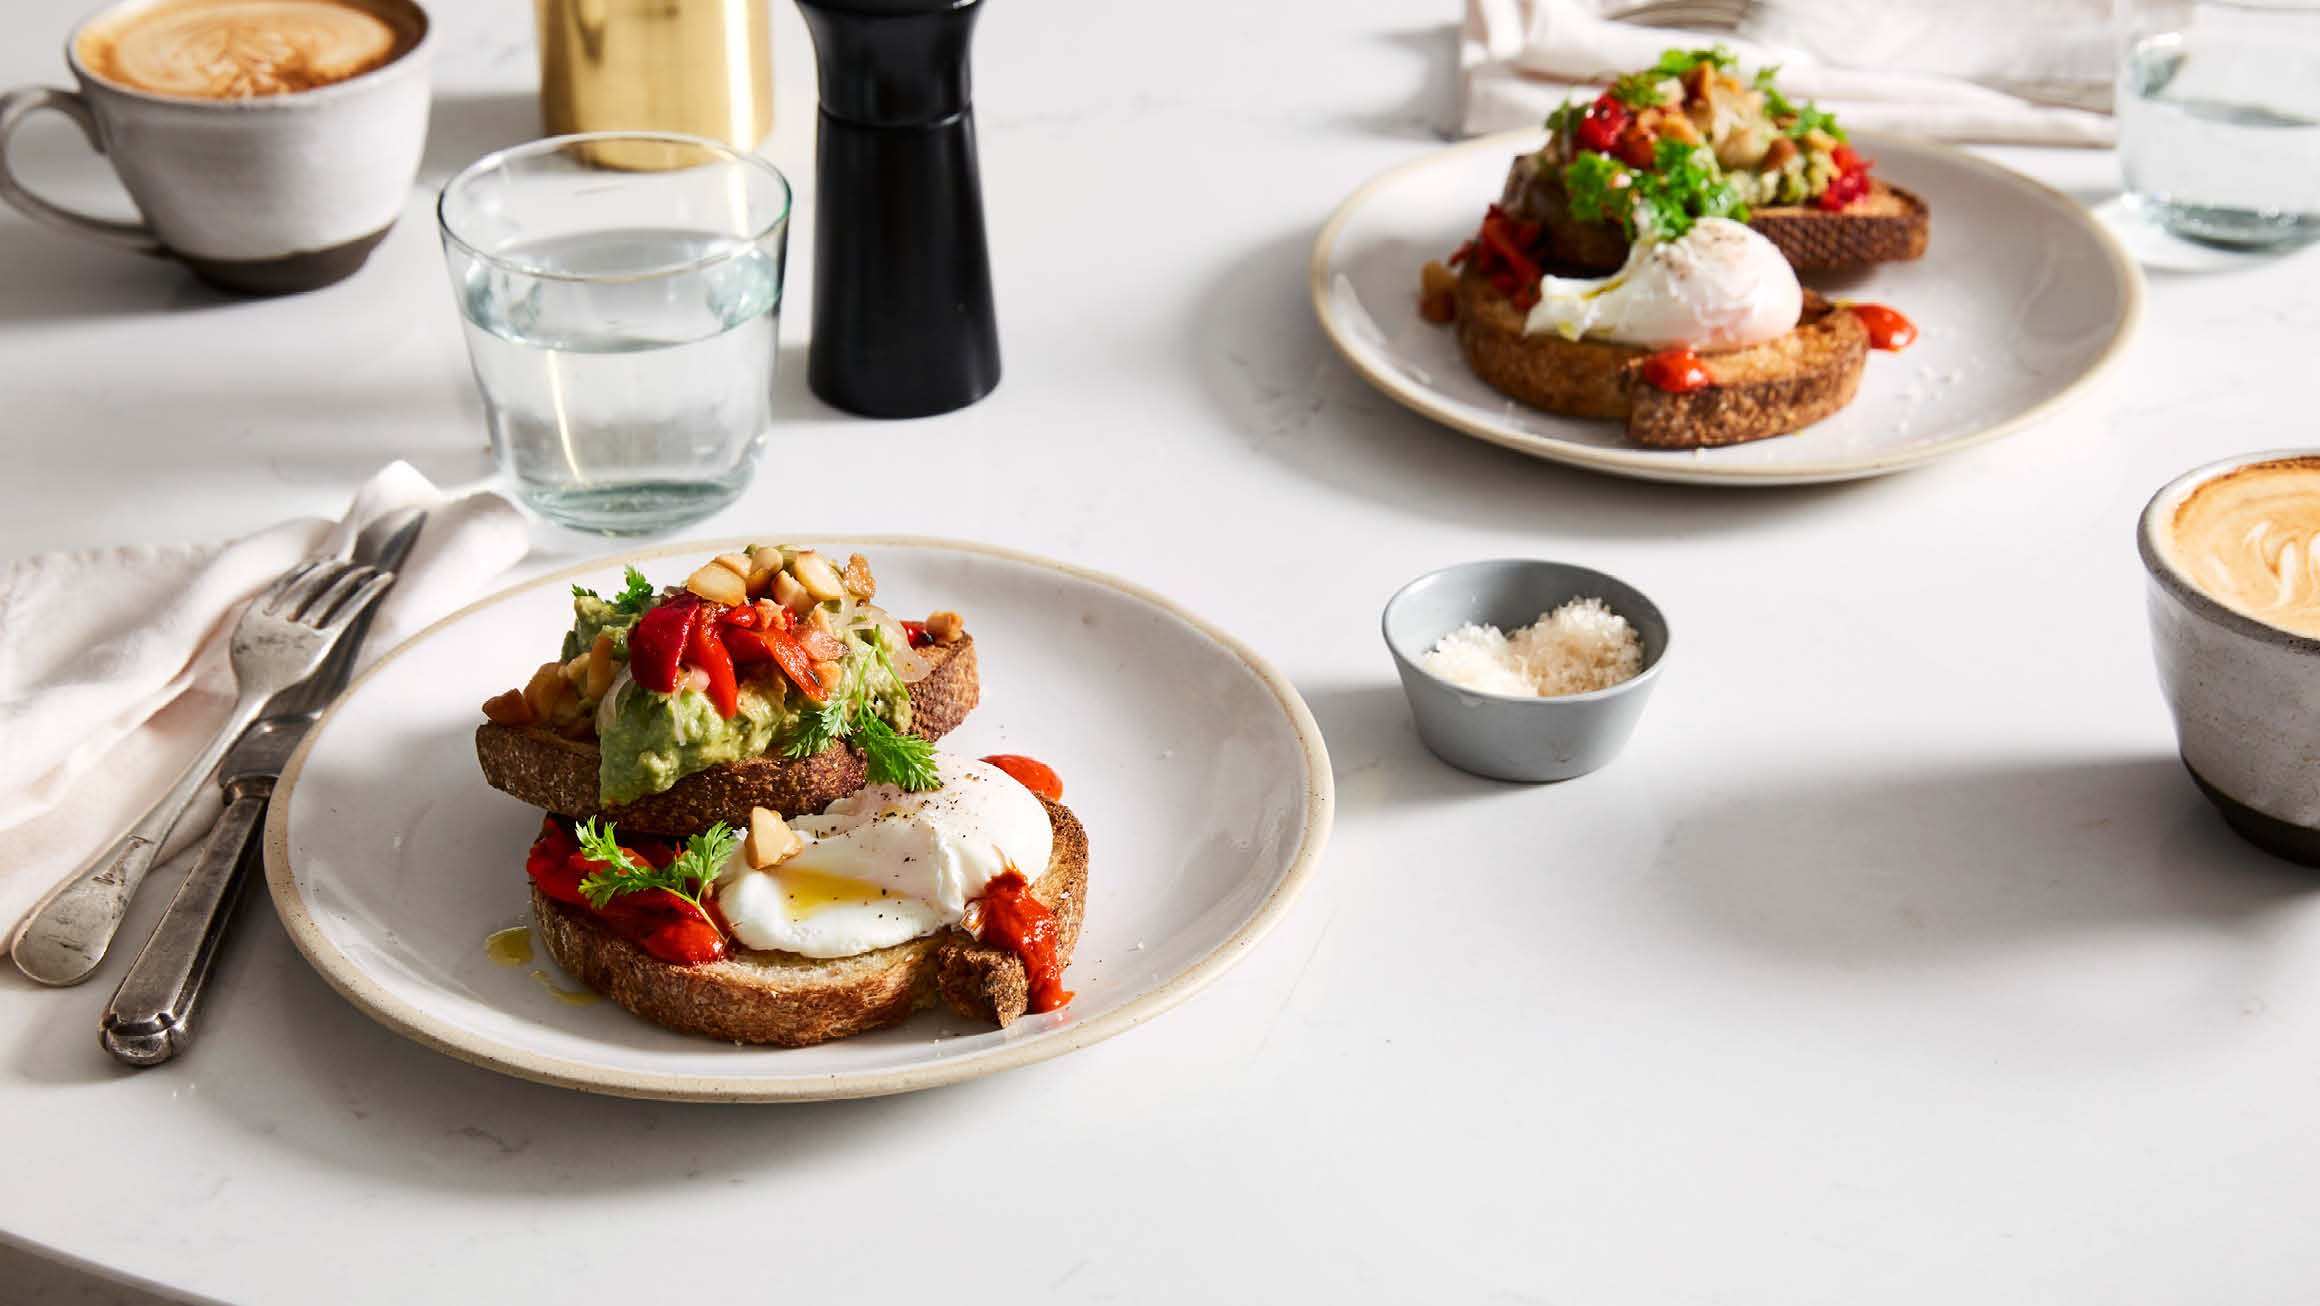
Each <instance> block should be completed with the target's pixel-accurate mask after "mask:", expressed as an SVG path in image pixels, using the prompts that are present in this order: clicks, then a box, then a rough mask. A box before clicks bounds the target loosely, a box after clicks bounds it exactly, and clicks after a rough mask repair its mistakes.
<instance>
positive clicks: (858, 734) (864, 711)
mask: <svg viewBox="0 0 2320 1306" xmlns="http://www.w3.org/2000/svg"><path fill="white" fill-rule="evenodd" d="M870 653H871V655H872V656H874V657H876V658H877V659H878V661H879V664H880V665H881V666H883V667H885V669H886V674H887V675H889V676H891V677H893V678H894V679H895V680H896V681H897V682H899V681H900V680H901V676H900V675H899V674H897V673H896V672H895V670H894V659H893V657H892V656H891V655H889V654H888V653H887V651H886V646H885V645H884V644H881V643H878V642H876V641H875V640H873V641H872V642H871V644H870ZM828 689H829V691H830V697H829V699H828V700H827V701H825V702H821V703H816V704H814V705H813V706H812V707H809V708H807V709H806V710H805V711H804V712H803V713H801V714H800V715H799V717H798V728H797V733H796V734H794V735H792V736H791V737H790V740H789V743H787V744H786V745H784V746H783V747H782V750H781V752H782V756H784V757H811V756H813V755H814V754H816V753H818V752H821V751H822V750H823V749H825V748H828V747H829V746H830V745H831V744H832V743H834V742H836V741H837V740H840V739H844V740H850V741H851V742H852V743H853V745H854V746H855V747H856V748H859V749H861V750H862V757H863V760H864V761H865V762H867V763H868V764H869V776H868V779H869V782H870V783H871V784H891V785H899V786H901V787H902V788H904V789H907V790H909V791H911V792H912V793H920V792H923V791H925V790H928V789H939V788H941V787H942V777H941V776H940V775H939V774H937V773H936V771H935V765H934V744H933V743H931V742H929V741H927V740H924V739H920V738H918V737H917V736H916V735H906V734H903V733H902V732H901V731H898V730H896V729H895V728H894V727H893V726H892V725H889V724H888V723H887V722H886V720H885V718H883V717H881V716H879V715H878V713H877V710H876V709H875V707H873V705H872V701H871V700H872V695H871V691H870V677H869V676H868V675H865V674H855V675H852V676H849V677H847V679H846V682H845V683H844V684H843V685H832V686H828Z"/></svg>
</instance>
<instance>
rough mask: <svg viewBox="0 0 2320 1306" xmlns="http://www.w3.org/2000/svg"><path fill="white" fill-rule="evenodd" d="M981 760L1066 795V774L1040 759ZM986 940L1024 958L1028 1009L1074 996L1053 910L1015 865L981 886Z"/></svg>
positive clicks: (1034, 787)
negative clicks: (1060, 953) (1034, 892)
mask: <svg viewBox="0 0 2320 1306" xmlns="http://www.w3.org/2000/svg"><path fill="white" fill-rule="evenodd" d="M983 760H984V761H986V762H988V763H990V764H991V765H993V766H995V767H998V768H999V769H1000V770H1002V771H1005V772H1006V773H1007V774H1008V775H1010V776H1013V777H1014V778H1015V782H1016V783H1017V784H1020V785H1022V786H1023V787H1024V788H1026V789H1028V790H1030V791H1031V792H1033V793H1035V794H1037V795H1039V796H1040V797H1041V798H1044V799H1046V800H1047V801H1049V802H1051V803H1052V802H1056V801H1058V800H1060V799H1061V798H1062V797H1063V778H1062V777H1061V776H1058V775H1057V774H1056V773H1055V768H1054V767H1051V766H1049V765H1048V764H1047V763H1045V762H1042V761H1040V760H1039V759H1038V758H1035V757H1025V756H1024V755H1023V754H1021V753H993V754H991V755H990V756H989V757H986V758H984V759H983ZM982 939H983V942H985V943H989V944H993V945H995V946H998V947H1002V948H1005V949H1007V950H1008V951H1009V952H1012V953H1014V954H1015V955H1016V956H1018V957H1021V958H1022V959H1023V974H1024V977H1025V978H1026V979H1028V980H1030V982H1031V1000H1030V1003H1029V1005H1028V1006H1027V1007H1026V1010H1028V1011H1031V1012H1033V1013H1038V1012H1042V1011H1053V1010H1055V1009H1056V1008H1058V1007H1061V1006H1062V1005H1063V1004H1064V1003H1066V1002H1069V1001H1071V993H1070V992H1069V991H1068V990H1066V989H1065V988H1064V987H1063V963H1062V962H1061V961H1059V960H1058V959H1057V958H1056V955H1055V954H1056V948H1057V946H1058V943H1059V941H1060V939H1061V927H1060V926H1059V925H1057V924H1056V920H1055V913H1054V912H1051V911H1049V910H1048V909H1047V908H1046V907H1045V906H1044V905H1042V904H1041V903H1040V901H1039V900H1038V899H1037V898H1034V897H1032V896H1031V883H1030V881H1028V880H1026V879H1024V878H1023V872H1021V871H1019V870H1016V869H1015V868H1014V867H1012V866H1010V867H1008V868H1007V869H1006V870H1004V871H1002V872H1000V873H999V874H998V875H996V876H994V877H992V879H991V883H990V884H989V885H988V886H987V887H985V888H984V890H983V933H982Z"/></svg>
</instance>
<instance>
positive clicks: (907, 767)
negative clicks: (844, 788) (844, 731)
mask: <svg viewBox="0 0 2320 1306" xmlns="http://www.w3.org/2000/svg"><path fill="white" fill-rule="evenodd" d="M854 746H855V747H856V748H859V749H861V750H862V760H863V761H865V762H867V763H868V764H869V780H870V783H872V784H890V785H897V786H900V787H901V788H903V789H907V790H909V791H911V792H912V793H922V792H924V791H926V790H928V789H940V788H941V787H942V775H941V774H940V773H939V772H937V771H936V770H935V765H934V744H933V743H932V742H930V741H928V740H924V739H920V738H919V737H918V736H916V735H905V734H901V733H899V732H897V731H896V730H895V728H894V727H893V726H890V725H888V724H886V723H885V722H884V721H882V720H880V719H879V718H878V717H877V716H876V715H875V714H873V713H872V712H871V711H870V709H869V708H867V707H865V708H863V709H862V711H861V712H860V713H858V714H857V715H856V716H855V717H854Z"/></svg>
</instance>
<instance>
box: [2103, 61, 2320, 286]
mask: <svg viewBox="0 0 2320 1306" xmlns="http://www.w3.org/2000/svg"><path fill="white" fill-rule="evenodd" d="M2118 90H2119V95H2118V113H2119V161H2120V167H2121V169H2122V170H2123V173H2124V176H2125V180H2126V188H2127V193H2128V194H2129V195H2131V196H2133V197H2134V200H2135V203H2136V205H2137V206H2138V207H2139V208H2141V209H2142V210H2143V211H2144V212H2145V213H2147V214H2149V215H2150V216H2151V217H2153V218H2154V219H2156V220H2157V221H2158V222H2159V223H2160V224H2162V225H2163V226H2165V227H2167V228H2168V229H2169V230H2171V231H2174V232H2176V233H2177V234H2179V235H2183V236H2188V237H2191V238H2193V239H2195V240H2203V241H2208V242H2211V243H2215V244H2221V245H2232V246H2268V245H2281V244H2291V243H2300V242H2303V241H2308V240H2312V239H2314V238H2316V237H2320V51H2315V50H2314V49H2312V48H2309V47H2306V46H2304V45H2302V44H2300V43H2298V42H2295V41H2280V42H2274V43H2269V44H2267V43H2262V42H2258V41H2255V40H2252V39H2249V40H2227V41H2207V40H2202V41H2197V42H2194V41H2191V40H2187V39H2186V37H2185V36H2184V35H2183V34H2181V33H2164V34H2160V35H2156V36H2148V37H2145V38H2143V39H2141V40H2139V41H2137V42H2135V43H2134V44H2133V45H2132V46H2131V47H2130V48H2129V49H2128V51H2127V53H2126V56H2125V58H2124V60H2123V61H2122V62H2121V64H2120V67H2119V88H2118Z"/></svg>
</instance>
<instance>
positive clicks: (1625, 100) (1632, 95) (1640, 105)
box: [1611, 70, 1668, 109]
mask: <svg viewBox="0 0 2320 1306" xmlns="http://www.w3.org/2000/svg"><path fill="white" fill-rule="evenodd" d="M1666 80H1667V78H1665V77H1663V76H1661V75H1660V74H1659V73H1657V72H1655V71H1650V70H1646V71H1644V72H1640V73H1629V74H1627V75H1626V76H1624V77H1620V78H1618V79H1616V80H1614V81H1613V82H1612V83H1611V94H1612V97H1613V98H1615V99H1617V100H1618V101H1619V102H1620V103H1621V104H1624V105H1626V106H1627V107H1628V108H1630V109H1648V108H1651V107H1652V106H1654V105H1662V104H1666V103H1667V102H1668V97H1667V96H1666V94H1665V93H1663V92H1662V91H1661V90H1660V89H1659V84H1660V83H1661V82H1664V81H1666Z"/></svg>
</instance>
